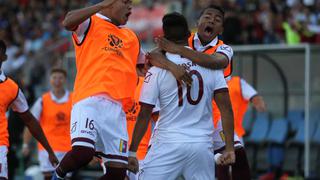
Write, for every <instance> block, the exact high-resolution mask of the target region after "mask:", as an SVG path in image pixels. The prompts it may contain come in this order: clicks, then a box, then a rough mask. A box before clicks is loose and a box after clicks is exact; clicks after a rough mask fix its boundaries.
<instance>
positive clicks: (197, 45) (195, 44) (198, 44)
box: [193, 33, 218, 51]
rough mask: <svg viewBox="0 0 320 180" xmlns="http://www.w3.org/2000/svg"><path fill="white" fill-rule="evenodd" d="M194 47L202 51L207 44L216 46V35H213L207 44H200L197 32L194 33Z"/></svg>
mask: <svg viewBox="0 0 320 180" xmlns="http://www.w3.org/2000/svg"><path fill="white" fill-rule="evenodd" d="M193 40H194V47H195V48H196V50H197V51H204V50H205V49H207V48H208V47H209V46H211V47H213V46H216V45H217V43H218V36H217V37H215V38H214V39H213V40H212V41H211V42H210V43H209V44H207V45H205V46H203V45H202V44H201V41H200V38H199V36H198V33H196V34H195V35H194V38H193Z"/></svg>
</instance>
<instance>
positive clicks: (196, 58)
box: [150, 5, 250, 179]
mask: <svg viewBox="0 0 320 180" xmlns="http://www.w3.org/2000/svg"><path fill="white" fill-rule="evenodd" d="M223 18H224V11H223V9H221V8H220V7H219V6H215V5H210V6H208V7H207V8H205V9H204V10H203V11H202V13H201V15H200V17H199V20H198V27H197V32H196V33H195V34H192V35H191V36H190V37H189V40H188V42H189V47H191V48H192V49H188V48H186V47H183V46H181V45H177V44H174V43H172V42H170V41H168V40H167V39H165V38H158V39H157V43H158V46H159V47H160V48H161V49H163V50H165V51H167V52H171V53H177V54H180V55H181V56H183V57H186V58H189V59H190V60H191V61H192V62H194V63H197V64H199V65H200V66H203V67H207V68H210V69H224V76H225V77H228V76H229V75H230V74H231V72H232V56H233V50H232V48H231V47H230V46H228V45H226V44H224V43H223V41H221V40H219V39H218V35H219V34H222V31H223ZM150 62H151V63H152V64H153V65H156V66H159V67H162V68H165V69H168V70H171V69H173V67H172V66H174V65H173V64H172V63H169V61H165V60H164V59H163V58H157V59H150ZM212 103H213V107H214V108H213V116H214V118H213V119H214V121H215V122H219V121H220V119H221V115H220V112H219V110H218V108H217V105H216V103H215V101H213V102H212ZM217 126H220V127H221V124H219V123H215V127H217ZM236 128H237V127H236ZM220 131H221V130H220ZM220 131H219V129H217V130H215V134H214V136H213V137H214V139H215V140H214V142H215V143H219V142H220V141H221V137H220V134H219V132H220ZM234 139H235V140H236V142H237V140H240V139H239V138H238V137H237V136H236V134H235V137H234ZM235 145H236V146H238V145H239V143H236V144H235ZM215 147H221V146H220V145H217V144H215ZM235 152H236V164H237V165H236V166H234V168H233V169H232V170H233V171H234V172H243V173H242V174H249V175H250V168H249V166H248V163H247V162H248V161H247V157H246V154H245V151H243V150H242V149H239V148H237V149H236V150H235ZM238 160H241V161H238ZM217 164H219V162H218V163H217ZM239 164H240V165H239ZM241 164H242V165H241ZM236 168H240V170H239V171H237V170H236ZM244 169H245V170H244ZM247 172H249V173H247ZM217 175H219V173H217ZM237 177H239V176H237ZM249 179H250V178H249Z"/></svg>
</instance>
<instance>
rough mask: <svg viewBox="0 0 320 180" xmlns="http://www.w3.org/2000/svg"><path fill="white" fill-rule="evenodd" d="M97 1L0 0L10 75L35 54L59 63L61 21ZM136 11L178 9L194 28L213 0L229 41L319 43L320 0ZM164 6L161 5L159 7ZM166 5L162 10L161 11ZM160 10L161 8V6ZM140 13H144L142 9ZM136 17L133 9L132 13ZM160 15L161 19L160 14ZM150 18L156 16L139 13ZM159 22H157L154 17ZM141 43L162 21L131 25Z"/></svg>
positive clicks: (153, 4) (63, 46)
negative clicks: (220, 9) (220, 8)
mask: <svg viewBox="0 0 320 180" xmlns="http://www.w3.org/2000/svg"><path fill="white" fill-rule="evenodd" d="M96 2H99V0H0V38H1V39H4V40H5V41H6V43H7V45H8V47H9V48H8V55H9V60H8V62H7V63H5V65H4V67H3V68H4V69H5V71H6V72H7V73H9V74H10V73H12V72H14V71H15V70H17V69H19V68H20V67H21V66H22V65H23V64H24V63H25V61H27V60H29V59H32V57H33V56H34V55H35V54H41V53H45V52H47V51H53V50H54V52H55V53H53V54H52V55H51V56H46V59H47V58H49V60H46V62H50V63H49V64H51V63H56V62H57V60H58V59H59V58H61V57H62V55H63V54H64V53H65V52H66V51H67V50H68V48H69V46H70V43H69V44H68V43H66V42H67V40H68V39H69V40H70V36H69V33H67V32H66V31H65V30H63V28H62V26H61V21H62V19H63V18H64V16H65V14H66V12H67V11H68V10H70V9H75V8H79V7H84V6H85V5H86V4H88V3H96ZM133 2H134V5H135V7H134V9H139V11H136V12H141V10H142V11H148V13H149V14H155V15H156V16H158V17H157V18H158V20H161V16H160V15H161V14H163V13H165V12H168V11H180V12H182V13H183V14H185V15H186V16H187V17H188V20H189V22H190V27H191V28H193V29H194V28H195V26H196V20H197V17H198V16H199V14H200V12H201V9H203V8H204V7H206V6H207V5H208V4H211V3H214V4H218V5H221V6H223V7H224V9H225V10H226V14H225V29H224V33H223V36H222V38H223V39H224V41H225V42H226V43H228V44H271V43H288V44H297V43H301V42H310V43H320V35H319V34H320V0H133ZM159 7H160V8H159ZM161 8H162V9H161ZM159 9H160V10H159ZM140 14H141V13H140ZM133 16H134V13H133ZM159 16H160V17H159ZM138 18H140V21H143V19H148V18H149V19H151V18H152V16H143V17H140V16H138ZM152 22H154V23H155V22H159V21H152ZM132 27H133V29H135V30H136V31H137V32H138V34H140V36H141V37H142V38H141V39H142V41H143V42H152V37H153V36H154V35H158V34H161V32H159V27H160V28H161V22H160V24H159V23H158V26H151V28H154V29H152V30H153V31H156V33H154V34H151V36H148V35H144V34H143V33H140V32H143V31H142V30H149V31H150V25H147V24H146V23H138V24H137V23H135V26H132ZM150 39H151V40H150Z"/></svg>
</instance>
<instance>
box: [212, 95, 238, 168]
mask: <svg viewBox="0 0 320 180" xmlns="http://www.w3.org/2000/svg"><path fill="white" fill-rule="evenodd" d="M214 100H215V101H216V103H217V105H218V108H219V110H220V112H221V119H222V127H223V132H224V135H225V142H226V148H225V152H224V154H223V155H222V161H221V162H222V164H225V165H227V164H231V163H234V162H235V154H234V140H233V137H234V121H233V111H232V106H231V102H230V97H229V92H228V90H227V89H225V90H223V91H219V92H215V94H214Z"/></svg>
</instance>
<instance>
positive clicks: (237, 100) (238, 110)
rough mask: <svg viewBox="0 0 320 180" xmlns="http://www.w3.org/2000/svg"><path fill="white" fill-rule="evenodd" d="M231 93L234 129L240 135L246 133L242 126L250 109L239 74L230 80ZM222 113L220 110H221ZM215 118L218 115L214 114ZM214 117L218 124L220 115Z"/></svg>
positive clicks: (215, 123)
mask: <svg viewBox="0 0 320 180" xmlns="http://www.w3.org/2000/svg"><path fill="white" fill-rule="evenodd" d="M228 88H229V95H230V100H231V104H232V109H233V116H234V130H235V132H236V134H237V135H238V136H239V137H242V136H243V135H244V134H245V130H244V128H243V126H242V121H243V117H244V115H245V113H246V111H247V109H248V103H249V101H247V100H245V99H244V98H243V96H242V91H241V78H240V77H238V76H233V77H232V78H231V79H230V80H229V81H228ZM219 113H220V112H219ZM214 116H215V118H216V115H215V114H214ZM215 118H214V125H215V127H216V126H217V123H218V121H219V120H220V117H218V118H217V119H215Z"/></svg>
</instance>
